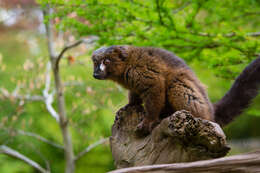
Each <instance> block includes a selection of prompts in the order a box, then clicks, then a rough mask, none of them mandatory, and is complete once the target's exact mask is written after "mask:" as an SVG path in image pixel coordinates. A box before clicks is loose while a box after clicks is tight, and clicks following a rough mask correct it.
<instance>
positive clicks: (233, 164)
mask: <svg viewBox="0 0 260 173" xmlns="http://www.w3.org/2000/svg"><path fill="white" fill-rule="evenodd" d="M259 170H260V151H256V152H253V153H248V154H241V155H235V156H230V157H225V158H220V159H213V160H205V161H197V162H190V163H177V164H162V165H151V166H140V167H132V168H126V169H119V170H115V171H111V172H109V173H143V172H149V173H159V172H160V173H167V172H170V173H186V172H194V173H196V172H205V171H206V172H208V173H216V172H222V173H229V172H241V173H248V172H258V171H259Z"/></svg>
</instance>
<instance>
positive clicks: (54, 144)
mask: <svg viewBox="0 0 260 173" xmlns="http://www.w3.org/2000/svg"><path fill="white" fill-rule="evenodd" d="M3 130H5V131H14V132H16V133H17V134H19V135H24V136H29V137H33V138H35V139H37V140H39V141H42V142H44V143H47V144H49V145H52V146H54V147H56V148H60V149H64V147H63V146H62V145H59V144H57V143H55V142H53V141H50V140H48V139H46V138H44V137H42V136H41V135H38V134H36V133H32V132H26V131H23V130H15V129H7V128H3Z"/></svg>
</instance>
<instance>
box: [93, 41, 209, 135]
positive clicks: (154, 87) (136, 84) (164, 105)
mask: <svg viewBox="0 0 260 173" xmlns="http://www.w3.org/2000/svg"><path fill="white" fill-rule="evenodd" d="M92 59H93V61H94V69H95V70H94V73H95V77H96V78H98V79H110V80H113V81H115V82H117V83H119V84H121V85H122V86H124V87H125V88H127V89H129V90H130V92H129V104H128V105H136V104H142V103H143V104H144V108H145V111H146V113H147V116H146V117H145V119H144V120H143V121H142V122H141V123H140V124H139V125H138V127H137V131H140V132H142V133H148V132H150V131H151V130H152V128H153V127H154V126H155V125H156V124H157V123H158V122H159V121H160V117H165V116H168V115H170V114H172V113H174V112H175V111H178V110H182V109H184V110H188V111H190V112H191V113H192V115H194V116H195V117H201V118H203V119H207V120H212V121H213V120H214V116H213V107H212V105H211V103H210V101H209V99H208V96H207V92H206V90H205V88H204V87H203V85H202V84H201V82H200V81H199V80H198V79H197V77H196V76H195V75H194V73H193V72H192V70H191V69H190V68H189V67H188V66H187V65H186V64H185V62H184V61H183V60H181V59H179V58H178V57H177V56H175V55H174V54H172V53H170V52H168V51H166V50H163V49H158V48H150V47H134V46H111V47H109V48H102V49H99V50H97V51H95V52H94V53H93V56H92ZM106 59H107V60H106ZM103 62H104V64H105V62H107V63H106V64H105V70H104V71H101V70H100V69H99V66H100V65H101V63H103ZM128 105H127V106H128ZM160 115H161V116H160Z"/></svg>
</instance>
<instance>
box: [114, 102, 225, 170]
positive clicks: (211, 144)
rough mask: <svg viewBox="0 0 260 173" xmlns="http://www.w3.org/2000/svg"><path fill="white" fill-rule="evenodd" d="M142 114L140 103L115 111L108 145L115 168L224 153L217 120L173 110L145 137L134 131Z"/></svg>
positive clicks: (171, 161)
mask: <svg viewBox="0 0 260 173" xmlns="http://www.w3.org/2000/svg"><path fill="white" fill-rule="evenodd" d="M143 117H144V109H143V107H142V106H127V107H125V108H122V109H120V110H119V111H118V112H117V115H116V119H115V122H114V125H113V127H112V136H111V137H110V145H111V150H112V155H113V157H114V160H115V165H116V167H117V168H126V167H133V166H143V165H154V164H169V163H179V162H191V161H197V160H206V159H212V158H218V157H222V156H225V155H226V154H227V152H228V151H229V147H228V146H227V144H226V140H225V135H224V133H223V131H222V129H221V128H220V127H219V125H218V124H216V123H213V122H210V121H207V120H202V119H200V118H194V117H193V116H192V115H191V114H190V113H189V112H187V111H184V110H183V111H177V112H175V113H174V114H173V115H171V116H169V117H167V118H164V119H163V120H162V121H161V123H160V124H159V125H158V126H157V127H156V128H155V129H154V130H153V131H152V133H151V134H149V135H148V136H146V137H139V136H137V134H136V133H135V129H136V126H137V124H138V123H139V122H140V121H142V119H143Z"/></svg>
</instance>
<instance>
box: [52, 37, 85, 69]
mask: <svg viewBox="0 0 260 173" xmlns="http://www.w3.org/2000/svg"><path fill="white" fill-rule="evenodd" d="M81 43H83V40H82V39H80V40H78V41H76V42H74V43H72V44H70V45H67V46H65V47H64V48H63V49H62V51H61V52H60V54H59V55H58V57H57V59H56V62H55V69H57V68H58V65H59V63H60V60H61V58H62V57H63V55H64V53H65V52H66V51H68V50H69V49H71V48H74V47H76V46H78V45H80V44H81Z"/></svg>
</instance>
